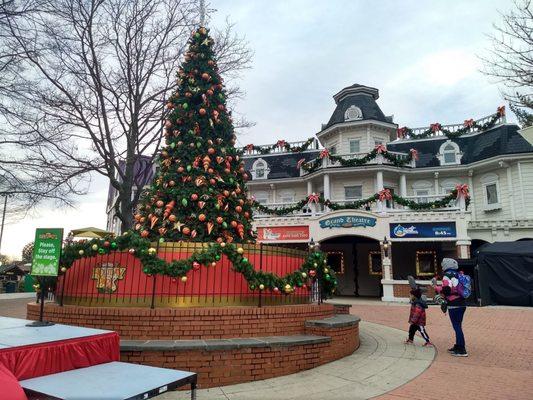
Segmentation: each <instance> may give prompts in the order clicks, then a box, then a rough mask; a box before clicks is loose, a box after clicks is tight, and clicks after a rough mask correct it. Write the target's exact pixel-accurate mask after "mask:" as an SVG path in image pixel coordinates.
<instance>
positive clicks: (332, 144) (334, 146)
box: [328, 142, 339, 155]
mask: <svg viewBox="0 0 533 400" xmlns="http://www.w3.org/2000/svg"><path fill="white" fill-rule="evenodd" d="M333 149H335V151H333ZM328 151H329V154H332V155H335V154H338V153H339V142H335V143H331V144H330V145H329V146H328Z"/></svg>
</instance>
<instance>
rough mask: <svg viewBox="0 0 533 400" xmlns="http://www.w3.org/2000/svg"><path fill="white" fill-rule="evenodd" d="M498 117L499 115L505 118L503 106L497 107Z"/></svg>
mask: <svg viewBox="0 0 533 400" xmlns="http://www.w3.org/2000/svg"><path fill="white" fill-rule="evenodd" d="M498 115H499V116H500V117H503V116H505V106H500V107H498Z"/></svg>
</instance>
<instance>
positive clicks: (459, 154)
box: [437, 140, 463, 165]
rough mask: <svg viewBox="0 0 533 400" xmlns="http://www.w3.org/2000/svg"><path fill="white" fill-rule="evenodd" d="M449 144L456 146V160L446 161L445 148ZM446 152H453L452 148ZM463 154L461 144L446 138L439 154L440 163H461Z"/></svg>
mask: <svg viewBox="0 0 533 400" xmlns="http://www.w3.org/2000/svg"><path fill="white" fill-rule="evenodd" d="M448 146H452V147H453V148H454V152H455V160H454V161H453V162H446V160H445V156H444V151H445V150H444V149H445V148H446V147H448ZM446 152H451V151H450V150H447V151H446ZM462 156H463V153H461V149H460V148H459V145H458V144H457V143H455V142H452V141H451V140H446V141H445V142H444V143H443V144H441V146H440V148H439V154H438V155H437V157H438V159H439V162H440V165H457V164H461V157H462Z"/></svg>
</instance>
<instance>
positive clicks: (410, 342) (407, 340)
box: [404, 339, 413, 344]
mask: <svg viewBox="0 0 533 400" xmlns="http://www.w3.org/2000/svg"><path fill="white" fill-rule="evenodd" d="M404 343H405V344H413V341H412V340H411V339H405V342H404Z"/></svg>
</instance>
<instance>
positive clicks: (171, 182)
mask: <svg viewBox="0 0 533 400" xmlns="http://www.w3.org/2000/svg"><path fill="white" fill-rule="evenodd" d="M174 185H176V182H174V181H170V182H169V183H168V186H174Z"/></svg>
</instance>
